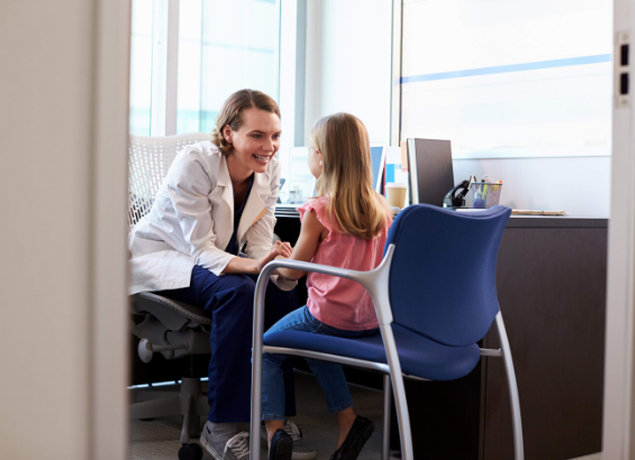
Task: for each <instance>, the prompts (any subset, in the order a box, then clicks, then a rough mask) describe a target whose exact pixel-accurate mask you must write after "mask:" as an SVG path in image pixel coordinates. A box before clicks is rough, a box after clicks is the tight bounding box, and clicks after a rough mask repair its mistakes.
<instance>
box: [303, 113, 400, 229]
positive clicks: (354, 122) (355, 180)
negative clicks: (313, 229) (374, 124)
mask: <svg viewBox="0 0 635 460" xmlns="http://www.w3.org/2000/svg"><path fill="white" fill-rule="evenodd" d="M311 145H312V146H313V147H315V148H317V149H319V150H320V152H322V162H323V165H322V174H321V175H320V177H319V178H318V180H317V183H316V192H317V194H318V196H324V197H327V198H328V205H327V215H328V216H333V215H334V216H335V219H336V220H337V223H338V224H339V226H340V227H341V229H342V230H343V231H344V233H347V234H349V235H353V236H359V237H362V238H367V239H372V238H374V237H375V236H377V235H378V234H379V232H381V230H383V229H384V227H386V225H387V223H388V216H389V215H390V208H389V207H388V204H387V203H386V200H385V199H384V197H383V196H381V195H380V194H378V193H377V192H376V191H375V189H374V188H373V174H372V166H371V157H370V143H369V141H368V131H367V130H366V127H365V126H364V124H363V123H362V122H361V120H360V119H359V118H357V117H355V116H353V115H351V114H348V113H336V114H335V115H330V116H328V117H324V118H322V119H320V120H318V122H317V123H316V124H315V126H314V127H313V129H312V130H311Z"/></svg>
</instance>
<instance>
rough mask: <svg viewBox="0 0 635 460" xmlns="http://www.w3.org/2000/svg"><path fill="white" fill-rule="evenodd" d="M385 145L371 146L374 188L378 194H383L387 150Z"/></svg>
mask: <svg viewBox="0 0 635 460" xmlns="http://www.w3.org/2000/svg"><path fill="white" fill-rule="evenodd" d="M384 147H385V146H384V145H371V146H370V157H371V163H372V168H373V187H374V188H375V191H377V192H378V193H382V190H381V188H382V181H383V172H384V165H385V164H386V149H385V148H384Z"/></svg>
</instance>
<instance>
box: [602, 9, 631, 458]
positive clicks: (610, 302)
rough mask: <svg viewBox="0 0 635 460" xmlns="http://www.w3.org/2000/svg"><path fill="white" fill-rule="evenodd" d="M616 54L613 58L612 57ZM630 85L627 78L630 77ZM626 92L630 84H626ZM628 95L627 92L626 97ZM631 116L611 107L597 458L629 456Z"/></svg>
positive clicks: (619, 17)
mask: <svg viewBox="0 0 635 460" xmlns="http://www.w3.org/2000/svg"><path fill="white" fill-rule="evenodd" d="M633 4H635V2H634V1H633V0H616V1H615V16H614V28H615V33H616V34H617V33H628V34H630V36H631V45H630V56H629V60H630V61H631V62H632V59H633V56H634V54H633V44H632V43H633V42H632V36H633V31H635V27H634V26H635V16H634V15H633V14H632V11H633V8H632V5H633ZM617 57H618V55H617V53H616V61H617ZM630 81H631V84H632V82H633V77H632V75H631V77H630ZM631 93H632V87H631ZM631 97H632V96H631ZM634 132H635V118H634V117H633V107H632V104H631V105H630V106H621V105H620V106H619V107H617V104H616V107H615V108H614V109H613V165H612V173H611V174H612V185H611V194H612V198H611V223H610V226H609V249H608V280H607V281H608V282H607V318H606V352H605V357H606V364H605V377H604V429H603V438H602V445H603V458H607V459H633V458H635V449H634V445H633V440H635V434H634V430H635V424H634V423H633V420H634V415H635V414H634V407H633V405H634V401H633V394H634V392H635V379H634V376H633V371H634V366H633V359H634V357H635V353H634V348H635V344H634V337H635V334H634V330H633V328H634V326H635V325H634V321H635V318H634V315H633V306H634V296H633V282H634V281H635V269H634V260H635V250H634V247H635V246H634V244H633V243H634V238H635V231H634V230H635V155H634V154H633V152H634V151H635V144H634V141H635V140H634V139H633V133H634Z"/></svg>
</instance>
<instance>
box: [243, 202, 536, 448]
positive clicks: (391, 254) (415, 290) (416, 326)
mask: <svg viewBox="0 0 635 460" xmlns="http://www.w3.org/2000/svg"><path fill="white" fill-rule="evenodd" d="M510 214H511V210H510V209H509V208H506V207H504V206H494V207H493V208H490V209H488V210H485V211H480V212H471V213H467V212H466V213H462V212H457V211H453V210H448V209H443V208H438V207H434V206H429V205H413V206H409V207H408V208H406V209H404V210H403V211H401V213H400V214H399V215H398V216H397V218H396V219H395V221H394V223H393V225H392V227H391V229H390V232H389V234H388V238H387V240H386V247H385V249H384V259H383V261H382V263H381V265H380V266H379V267H377V268H376V269H375V270H371V271H368V272H359V271H354V270H346V269H341V268H335V267H329V266H325V265H317V264H312V263H307V262H299V261H290V260H276V261H273V262H270V263H269V264H267V266H266V267H265V268H264V269H263V270H262V272H261V274H260V278H259V279H258V282H257V284H256V297H255V301H254V338H253V340H254V342H253V343H254V348H253V365H252V370H253V373H252V409H251V439H258V438H257V436H258V433H259V430H260V419H261V401H262V399H261V396H262V395H261V383H262V355H263V353H279V354H284V355H292V356H302V357H309V358H314V359H320V360H325V361H331V362H335V363H340V364H346V365H351V366H355V367H360V368H363V369H372V370H376V371H380V372H382V373H384V421H383V425H384V432H383V436H384V443H383V451H382V459H384V460H388V458H389V435H390V398H391V396H390V394H391V387H392V391H393V392H394V395H395V406H396V411H397V419H398V423H399V432H400V441H401V452H402V458H404V459H406V460H412V459H413V458H414V456H413V450H412V434H411V432H410V418H409V414H408V406H407V401H406V394H405V390H404V383H403V378H404V377H405V378H413V379H423V380H454V379H458V378H460V377H463V376H465V375H467V374H469V373H470V372H471V371H472V370H473V369H474V368H475V367H476V365H477V363H478V361H479V359H480V357H481V356H492V357H500V358H503V361H504V363H505V369H506V373H507V381H508V386H509V393H510V400H511V408H512V420H513V434H514V453H515V458H516V460H522V459H523V458H524V449H523V435H522V424H521V417H520V404H519V399H518V388H517V385H516V376H515V373H514V365H513V362H512V357H511V351H510V349H509V341H508V339H507V333H506V332H505V325H504V323H503V318H502V315H501V312H500V309H499V305H498V297H497V293H496V258H497V255H498V247H499V244H500V240H501V237H502V234H503V230H504V229H505V226H506V224H507V221H508V219H509V216H510ZM279 267H287V268H293V269H297V270H302V271H307V272H317V273H323V274H327V275H334V276H340V277H343V278H348V279H352V280H355V281H358V282H359V283H361V284H362V285H363V286H364V287H365V288H366V289H367V290H368V291H369V293H370V294H371V296H372V298H373V302H374V304H375V310H376V312H377V318H378V321H379V325H380V333H379V334H375V335H373V336H368V337H363V338H359V339H347V338H341V337H332V336H328V335H318V334H307V333H305V332H299V331H280V332H275V333H273V334H270V335H268V336H267V340H266V342H265V343H264V344H263V312H264V294H265V287H266V282H265V281H266V280H267V279H268V278H269V275H270V274H271V272H272V271H273V270H275V269H276V268H279ZM492 324H495V325H496V326H497V330H498V333H499V337H500V342H501V349H499V350H490V349H481V348H480V347H479V346H478V345H477V342H478V341H479V340H481V339H482V338H483V337H484V336H485V334H486V333H487V332H488V330H489V328H490V326H491V325H492ZM391 383H392V385H391ZM254 436H255V437H254ZM259 458H260V444H259V443H252V445H251V460H259Z"/></svg>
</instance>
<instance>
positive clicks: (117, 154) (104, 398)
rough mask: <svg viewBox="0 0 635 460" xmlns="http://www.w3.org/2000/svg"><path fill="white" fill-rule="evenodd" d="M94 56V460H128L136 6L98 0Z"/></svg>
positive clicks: (91, 436) (91, 393) (91, 337)
mask: <svg viewBox="0 0 635 460" xmlns="http://www.w3.org/2000/svg"><path fill="white" fill-rule="evenodd" d="M94 6H95V13H94V14H95V16H94V22H93V27H94V29H93V30H94V35H93V38H94V42H93V43H94V49H93V51H94V52H93V56H95V58H94V62H93V66H92V68H93V75H92V78H93V82H94V83H93V84H94V86H93V91H92V97H93V109H92V120H93V121H92V126H93V132H92V146H93V148H92V149H91V150H92V151H91V158H92V181H91V182H92V185H91V197H90V206H91V209H92V225H91V227H92V229H91V230H92V232H91V236H90V238H91V243H90V248H91V254H90V256H89V257H90V266H91V273H90V274H89V279H90V280H91V286H90V289H89V292H90V305H89V306H88V307H87V308H89V311H90V314H89V318H90V323H89V325H88V326H89V335H88V337H89V347H90V350H89V363H90V369H89V411H90V413H89V425H90V426H89V442H88V446H89V454H90V455H89V458H90V460H116V459H121V460H124V459H126V458H128V451H129V446H128V419H129V412H128V411H129V403H128V394H127V390H126V387H127V386H128V385H129V382H128V367H129V365H128V363H129V362H130V346H129V340H130V333H129V329H128V325H129V321H130V319H129V314H130V313H129V312H130V310H129V306H128V296H127V286H128V273H127V258H128V255H127V249H126V247H127V245H126V234H127V224H126V206H127V190H128V112H129V96H128V94H129V86H130V84H129V81H130V16H131V0H96V1H95V5H94Z"/></svg>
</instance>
